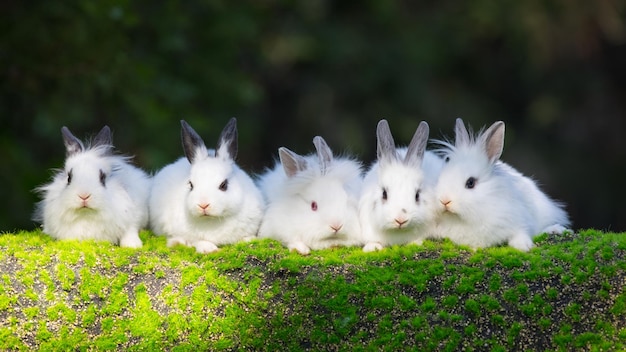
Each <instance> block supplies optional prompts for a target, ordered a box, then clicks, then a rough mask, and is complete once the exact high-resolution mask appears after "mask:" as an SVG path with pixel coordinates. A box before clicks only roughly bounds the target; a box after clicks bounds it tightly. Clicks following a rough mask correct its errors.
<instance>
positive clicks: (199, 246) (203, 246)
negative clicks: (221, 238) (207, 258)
mask: <svg viewBox="0 0 626 352" xmlns="http://www.w3.org/2000/svg"><path fill="white" fill-rule="evenodd" d="M194 247H196V252H198V253H200V254H207V253H211V252H215V251H217V250H218V249H219V248H217V246H216V245H215V244H214V243H213V242H209V241H198V242H196V243H195V245H194Z"/></svg>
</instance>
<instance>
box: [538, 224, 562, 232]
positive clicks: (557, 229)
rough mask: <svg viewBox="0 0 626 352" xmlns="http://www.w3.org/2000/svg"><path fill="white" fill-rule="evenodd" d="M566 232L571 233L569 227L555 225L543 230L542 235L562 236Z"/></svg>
mask: <svg viewBox="0 0 626 352" xmlns="http://www.w3.org/2000/svg"><path fill="white" fill-rule="evenodd" d="M566 231H569V229H568V228H567V227H565V226H563V225H560V224H554V225H552V226H548V227H546V228H545V229H543V230H541V233H547V234H548V235H560V234H562V233H565V232H566Z"/></svg>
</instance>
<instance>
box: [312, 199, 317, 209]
mask: <svg viewBox="0 0 626 352" xmlns="http://www.w3.org/2000/svg"><path fill="white" fill-rule="evenodd" d="M311 210H313V211H317V202H316V201H312V202H311Z"/></svg>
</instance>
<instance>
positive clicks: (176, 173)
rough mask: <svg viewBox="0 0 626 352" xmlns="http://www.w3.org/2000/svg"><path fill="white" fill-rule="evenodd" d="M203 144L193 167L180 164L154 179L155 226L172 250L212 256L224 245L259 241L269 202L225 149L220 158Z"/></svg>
mask: <svg viewBox="0 0 626 352" xmlns="http://www.w3.org/2000/svg"><path fill="white" fill-rule="evenodd" d="M194 133H195V132H194ZM228 142H229V143H230V142H233V143H236V141H228ZM198 143H199V144H197V145H195V146H193V149H195V150H194V152H193V157H192V162H190V161H189V158H184V157H183V158H180V159H178V160H177V161H176V162H174V163H172V164H170V165H167V166H165V167H164V168H163V169H161V170H160V171H159V172H158V173H157V174H156V175H155V176H154V179H153V185H152V191H151V195H150V224H151V227H152V230H153V231H154V232H155V233H156V234H161V235H165V236H167V237H168V245H169V246H173V245H176V244H182V245H186V246H191V247H195V248H196V250H197V251H198V252H199V253H209V252H213V251H215V250H217V249H218V246H219V245H222V244H229V243H235V242H238V241H241V240H246V239H251V238H254V237H255V236H256V234H257V230H258V227H259V224H260V222H261V219H262V217H263V210H264V202H263V199H262V195H261V193H260V191H259V190H258V188H257V187H256V185H255V184H254V182H253V181H252V179H251V178H250V177H249V176H248V174H247V173H246V172H245V171H243V170H242V169H240V168H239V167H238V166H237V165H236V164H235V161H234V160H233V156H232V155H231V154H229V153H228V151H227V147H226V146H222V148H218V150H217V153H216V152H215V150H212V149H211V150H208V149H207V148H206V147H205V145H204V143H203V142H198ZM225 181H226V182H227V188H226V189H225V190H222V189H220V187H221V185H222V184H223V183H224V182H225ZM192 185H193V187H192ZM203 207H204V208H203Z"/></svg>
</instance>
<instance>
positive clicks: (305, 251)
mask: <svg viewBox="0 0 626 352" xmlns="http://www.w3.org/2000/svg"><path fill="white" fill-rule="evenodd" d="M287 248H289V250H290V251H293V250H295V251H296V252H298V253H300V254H302V255H309V254H310V253H311V248H309V246H307V245H306V244H304V243H302V242H295V243H290V244H289V245H288V246H287Z"/></svg>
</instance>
